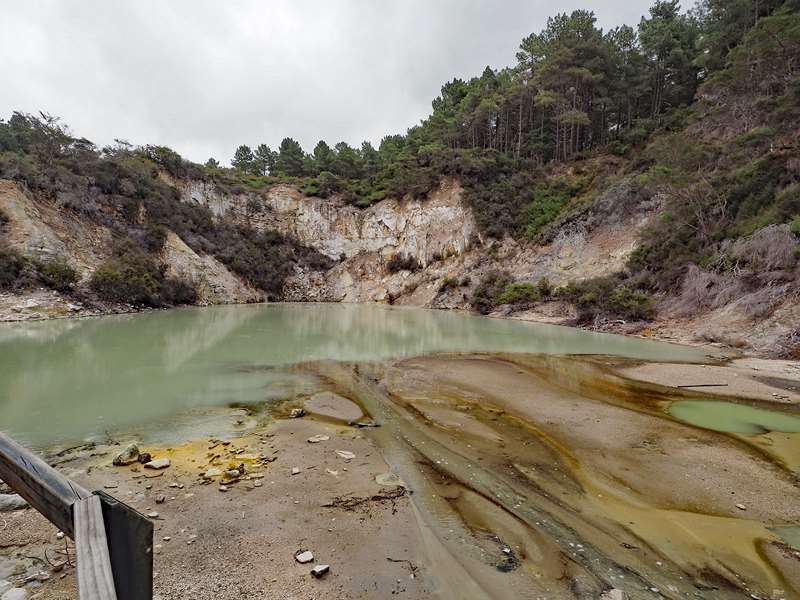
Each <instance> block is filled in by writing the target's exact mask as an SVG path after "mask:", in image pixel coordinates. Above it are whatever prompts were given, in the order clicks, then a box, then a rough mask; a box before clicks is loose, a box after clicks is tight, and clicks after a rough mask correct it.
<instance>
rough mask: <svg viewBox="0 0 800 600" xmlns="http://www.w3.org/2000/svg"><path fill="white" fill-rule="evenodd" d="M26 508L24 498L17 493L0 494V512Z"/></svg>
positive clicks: (26, 504)
mask: <svg viewBox="0 0 800 600" xmlns="http://www.w3.org/2000/svg"><path fill="white" fill-rule="evenodd" d="M23 508H28V503H27V502H26V500H25V498H23V497H22V496H19V495H17V494H0V512H11V511H12V510H20V509H23Z"/></svg>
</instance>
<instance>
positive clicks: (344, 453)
mask: <svg viewBox="0 0 800 600" xmlns="http://www.w3.org/2000/svg"><path fill="white" fill-rule="evenodd" d="M336 456H338V457H339V458H343V459H344V460H353V459H354V458H355V457H356V455H355V454H353V453H352V452H350V451H349V450H337V451H336Z"/></svg>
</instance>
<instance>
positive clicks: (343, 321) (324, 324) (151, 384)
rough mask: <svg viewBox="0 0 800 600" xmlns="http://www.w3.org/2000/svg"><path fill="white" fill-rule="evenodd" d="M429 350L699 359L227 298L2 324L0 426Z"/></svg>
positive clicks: (149, 408)
mask: <svg viewBox="0 0 800 600" xmlns="http://www.w3.org/2000/svg"><path fill="white" fill-rule="evenodd" d="M434 351H506V352H533V353H553V354H616V355H621V356H630V357H638V358H645V359H654V360H685V361H692V360H701V359H702V353H701V352H700V351H699V350H694V349H688V348H683V347H679V346H673V345H668V344H663V343H657V342H649V341H646V340H640V339H633V338H625V337H621V336H611V335H604V334H597V333H590V332H586V331H580V330H576V329H570V328H563V327H555V326H548V325H535V324H530V323H521V322H517V321H505V320H498V319H486V318H482V317H475V316H470V315H466V314H459V313H452V312H441V311H429V310H422V309H400V308H390V307H385V306H377V305H341V304H294V305H287V304H283V305H256V306H224V307H214V308H204V309H182V310H172V311H163V312H152V313H146V314H139V315H124V316H115V317H105V318H102V319H85V320H72V321H50V322H40V323H23V324H8V325H4V326H2V327H0V429H2V430H4V431H7V432H10V433H12V434H13V435H15V436H17V437H18V438H20V439H21V440H22V441H24V442H27V443H29V444H34V445H36V444H44V443H50V442H56V441H72V440H77V439H83V438H85V437H87V436H92V435H95V434H98V433H101V432H103V431H106V430H112V431H113V430H116V429H119V428H124V427H126V426H131V425H135V424H139V423H148V422H152V421H154V420H157V419H161V418H165V417H168V416H170V415H174V414H176V413H179V412H182V411H184V410H186V409H189V408H193V407H201V406H215V405H221V404H226V403H231V402H241V403H251V402H260V401H264V400H268V399H270V398H280V397H285V396H286V395H288V394H292V393H296V392H298V391H299V390H298V386H303V385H304V383H303V382H302V381H298V380H297V379H296V378H289V377H287V376H286V374H281V373H279V372H277V371H275V370H273V369H270V368H267V367H274V366H279V365H289V364H294V363H298V362H304V361H309V360H317V359H334V360H343V361H372V360H378V359H381V358H387V357H401V356H415V355H419V354H424V353H428V352H434Z"/></svg>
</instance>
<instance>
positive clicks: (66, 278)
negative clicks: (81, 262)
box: [32, 257, 78, 292]
mask: <svg viewBox="0 0 800 600" xmlns="http://www.w3.org/2000/svg"><path fill="white" fill-rule="evenodd" d="M32 262H33V265H34V267H35V269H36V272H37V273H38V274H39V278H40V279H41V280H42V283H44V284H45V285H46V286H47V287H49V288H50V289H52V290H57V291H59V292H68V291H70V290H72V288H73V287H74V286H75V284H76V283H77V282H78V272H77V271H76V270H75V269H73V268H72V267H71V266H70V264H69V263H68V262H67V261H66V260H64V259H63V258H61V257H58V258H53V259H51V260H47V261H32Z"/></svg>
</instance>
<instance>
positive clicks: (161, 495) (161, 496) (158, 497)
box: [156, 494, 167, 504]
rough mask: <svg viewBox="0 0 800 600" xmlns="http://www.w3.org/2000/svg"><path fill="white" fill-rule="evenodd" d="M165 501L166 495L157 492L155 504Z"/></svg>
mask: <svg viewBox="0 0 800 600" xmlns="http://www.w3.org/2000/svg"><path fill="white" fill-rule="evenodd" d="M166 501H167V497H166V496H165V495H164V494H159V495H158V496H156V504H164V502H166Z"/></svg>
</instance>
